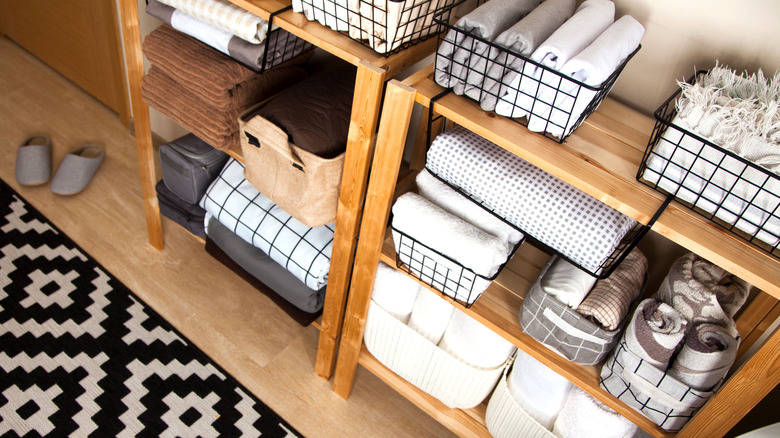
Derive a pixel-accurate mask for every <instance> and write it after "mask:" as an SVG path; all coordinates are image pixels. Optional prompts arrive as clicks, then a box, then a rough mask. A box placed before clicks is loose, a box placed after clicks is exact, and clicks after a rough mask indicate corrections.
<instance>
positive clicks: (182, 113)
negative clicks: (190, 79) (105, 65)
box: [141, 66, 241, 150]
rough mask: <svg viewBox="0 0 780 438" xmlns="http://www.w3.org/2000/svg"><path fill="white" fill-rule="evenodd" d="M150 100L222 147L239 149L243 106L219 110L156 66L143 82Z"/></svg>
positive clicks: (148, 100)
mask: <svg viewBox="0 0 780 438" xmlns="http://www.w3.org/2000/svg"><path fill="white" fill-rule="evenodd" d="M141 97H142V98H143V99H144V101H146V103H147V104H148V105H149V106H151V107H152V108H155V109H156V110H158V111H160V112H161V113H163V114H165V115H166V116H168V117H170V118H171V119H172V120H175V121H176V122H177V123H178V124H179V125H181V126H182V127H183V128H184V129H186V130H187V131H189V132H191V133H193V134H195V135H196V136H198V137H199V138H201V139H202V140H203V141H205V142H206V143H208V144H210V145H211V146H213V147H215V148H217V149H220V150H229V149H238V148H239V147H240V137H239V135H238V116H239V114H240V113H241V110H239V109H234V110H229V111H224V110H219V109H217V108H214V107H213V106H210V105H207V104H206V103H204V102H203V101H202V100H201V99H199V98H198V96H196V95H194V94H193V93H192V92H191V91H190V90H189V89H187V88H185V87H183V86H181V85H180V84H179V83H178V82H176V81H174V80H173V79H172V78H170V77H169V76H168V75H166V74H165V73H163V72H162V71H161V70H160V69H158V68H156V67H155V66H152V67H151V68H150V69H149V71H148V72H147V73H146V75H145V76H144V79H143V82H142V83H141Z"/></svg>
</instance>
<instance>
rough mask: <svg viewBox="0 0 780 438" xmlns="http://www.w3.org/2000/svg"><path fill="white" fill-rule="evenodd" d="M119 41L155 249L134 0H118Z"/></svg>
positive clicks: (158, 242)
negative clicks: (125, 66)
mask: <svg viewBox="0 0 780 438" xmlns="http://www.w3.org/2000/svg"><path fill="white" fill-rule="evenodd" d="M119 7H120V14H121V20H122V21H121V22H122V40H123V43H124V47H125V59H126V62H127V79H128V82H129V85H130V104H131V108H132V112H133V125H134V127H135V144H136V149H138V167H139V170H140V173H141V190H142V195H143V200H144V211H145V212H146V228H147V232H148V234H149V243H150V244H151V245H152V246H153V247H155V248H157V249H162V248H163V237H162V222H161V220H160V204H158V202H157V192H156V191H155V189H154V186H155V184H156V183H157V176H156V175H155V168H154V163H155V161H154V160H155V156H154V147H153V145H152V128H151V125H150V123H149V107H148V106H146V102H144V100H143V99H142V98H141V81H142V80H143V77H144V63H143V54H142V53H141V30H140V24H139V22H138V3H137V0H121V1H120V2H119Z"/></svg>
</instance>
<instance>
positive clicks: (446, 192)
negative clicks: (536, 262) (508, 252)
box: [416, 169, 524, 246]
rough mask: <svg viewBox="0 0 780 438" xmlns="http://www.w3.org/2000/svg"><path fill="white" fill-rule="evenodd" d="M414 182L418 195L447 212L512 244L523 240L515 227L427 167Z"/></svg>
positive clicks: (521, 234)
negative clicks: (446, 182)
mask: <svg viewBox="0 0 780 438" xmlns="http://www.w3.org/2000/svg"><path fill="white" fill-rule="evenodd" d="M416 182H417V189H418V192H419V193H420V195H422V196H423V197H424V198H426V199H428V200H429V201H431V202H433V203H434V204H436V205H438V206H439V207H441V208H443V209H445V210H447V211H448V212H449V213H451V214H453V215H455V216H458V217H459V218H461V219H463V220H465V221H467V222H469V223H472V224H474V225H476V226H477V227H479V228H480V229H482V230H484V231H486V232H488V233H490V234H492V235H494V236H496V237H498V238H499V239H502V240H504V241H506V242H509V244H510V245H512V246H514V245H517V244H518V243H519V242H520V241H521V240H523V237H524V236H523V233H521V232H520V231H518V230H517V228H515V227H513V226H511V225H509V224H507V223H506V222H504V221H502V220H501V219H499V218H497V217H496V216H495V215H494V214H492V213H490V212H488V211H487V210H485V209H484V208H482V207H480V206H479V205H477V204H476V203H474V202H473V201H470V200H469V199H467V198H466V197H465V196H464V195H461V194H460V193H458V192H457V191H456V190H455V189H453V188H452V187H450V186H449V185H447V184H445V183H444V182H442V181H441V180H440V179H439V178H436V177H435V176H433V175H432V174H431V173H430V172H428V170H427V169H423V170H422V172H420V173H418V174H417V178H416Z"/></svg>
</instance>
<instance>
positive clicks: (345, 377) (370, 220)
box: [333, 80, 416, 398]
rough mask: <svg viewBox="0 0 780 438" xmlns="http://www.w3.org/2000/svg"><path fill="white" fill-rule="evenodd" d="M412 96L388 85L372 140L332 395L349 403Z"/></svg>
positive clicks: (408, 90)
mask: <svg viewBox="0 0 780 438" xmlns="http://www.w3.org/2000/svg"><path fill="white" fill-rule="evenodd" d="M415 93H416V91H415V90H414V89H413V88H411V87H408V86H406V85H404V84H402V83H400V82H398V81H396V80H393V81H390V83H388V85H387V92H386V94H385V106H384V109H383V110H382V114H383V115H382V122H381V124H380V125H379V133H378V134H377V141H376V143H377V145H376V151H375V157H374V160H373V165H372V168H371V179H370V180H369V182H368V192H367V194H366V204H365V211H366V212H367V214H366V215H364V217H363V220H362V222H361V225H360V245H358V248H357V252H356V255H355V264H354V267H353V272H352V285H351V287H350V291H349V297H348V298H349V299H348V302H347V309H346V317H345V319H344V328H343V333H342V337H341V343H340V345H339V355H338V364H337V366H336V375H335V377H334V380H333V391H334V392H336V393H337V394H338V395H340V396H341V397H343V398H347V397H349V393H350V392H351V391H352V384H353V381H354V379H355V372H356V371H357V364H358V359H359V357H360V349H361V347H362V345H363V330H364V329H365V325H366V314H367V313H368V305H369V301H370V300H371V292H372V291H373V288H374V278H375V277H376V269H377V265H378V264H379V257H380V252H381V250H382V241H383V240H384V236H385V229H386V227H387V220H388V217H389V215H390V208H391V205H390V204H391V202H392V199H393V192H394V190H395V183H396V179H397V177H398V170H399V169H400V167H401V159H402V157H403V151H404V144H405V142H406V135H407V132H408V130H409V120H410V118H411V115H412V109H413V107H414V98H415Z"/></svg>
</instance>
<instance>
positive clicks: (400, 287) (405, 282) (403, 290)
mask: <svg viewBox="0 0 780 438" xmlns="http://www.w3.org/2000/svg"><path fill="white" fill-rule="evenodd" d="M419 290H420V284H419V283H417V282H416V281H415V280H414V279H413V278H411V277H409V276H408V275H406V274H404V273H403V272H401V271H399V270H397V269H395V268H393V267H391V266H388V265H387V264H385V263H384V262H379V266H377V269H376V279H375V280H374V290H373V292H372V293H371V299H372V300H374V302H375V303H377V304H378V305H379V307H381V308H383V309H385V311H387V313H389V314H391V315H393V316H395V317H396V318H398V320H399V321H401V322H403V323H404V324H406V323H407V322H409V317H410V316H411V315H412V309H414V302H415V300H416V299H417V293H418V291H419Z"/></svg>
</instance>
